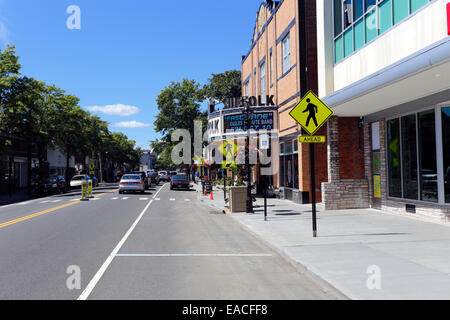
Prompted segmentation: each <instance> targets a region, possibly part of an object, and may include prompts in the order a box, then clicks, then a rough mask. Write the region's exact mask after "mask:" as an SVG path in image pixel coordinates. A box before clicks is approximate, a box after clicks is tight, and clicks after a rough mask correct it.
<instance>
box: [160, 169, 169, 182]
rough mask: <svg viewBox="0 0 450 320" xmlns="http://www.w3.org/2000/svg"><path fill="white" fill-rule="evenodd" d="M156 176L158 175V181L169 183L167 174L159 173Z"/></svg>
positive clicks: (164, 172)
mask: <svg viewBox="0 0 450 320" xmlns="http://www.w3.org/2000/svg"><path fill="white" fill-rule="evenodd" d="M158 175H159V180H160V181H164V182H169V181H170V178H169V175H168V174H167V171H159V172H158Z"/></svg>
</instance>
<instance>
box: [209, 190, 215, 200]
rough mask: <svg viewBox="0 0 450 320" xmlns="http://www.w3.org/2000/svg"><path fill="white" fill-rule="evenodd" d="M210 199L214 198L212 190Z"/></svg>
mask: <svg viewBox="0 0 450 320" xmlns="http://www.w3.org/2000/svg"><path fill="white" fill-rule="evenodd" d="M210 200H214V197H213V194H212V191H211V198H210Z"/></svg>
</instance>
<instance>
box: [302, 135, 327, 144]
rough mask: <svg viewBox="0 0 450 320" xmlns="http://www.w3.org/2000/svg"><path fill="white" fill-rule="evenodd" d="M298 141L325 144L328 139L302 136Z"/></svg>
mask: <svg viewBox="0 0 450 320" xmlns="http://www.w3.org/2000/svg"><path fill="white" fill-rule="evenodd" d="M298 141H299V142H300V143H325V142H326V141H327V138H326V137H324V136H300V137H298Z"/></svg>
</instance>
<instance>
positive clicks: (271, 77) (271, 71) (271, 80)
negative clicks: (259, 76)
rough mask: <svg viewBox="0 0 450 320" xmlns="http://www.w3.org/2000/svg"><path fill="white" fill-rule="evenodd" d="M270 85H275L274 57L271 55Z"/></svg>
mask: <svg viewBox="0 0 450 320" xmlns="http://www.w3.org/2000/svg"><path fill="white" fill-rule="evenodd" d="M270 85H273V55H272V53H270Z"/></svg>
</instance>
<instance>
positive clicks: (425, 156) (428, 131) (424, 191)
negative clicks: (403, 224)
mask: <svg viewBox="0 0 450 320" xmlns="http://www.w3.org/2000/svg"><path fill="white" fill-rule="evenodd" d="M418 119H419V120H418V121H419V155H420V157H419V158H420V162H419V163H420V199H421V200H424V201H431V202H437V201H438V184H437V180H438V179H437V165H436V129H435V115H434V110H427V111H424V112H421V113H419V118H418Z"/></svg>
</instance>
